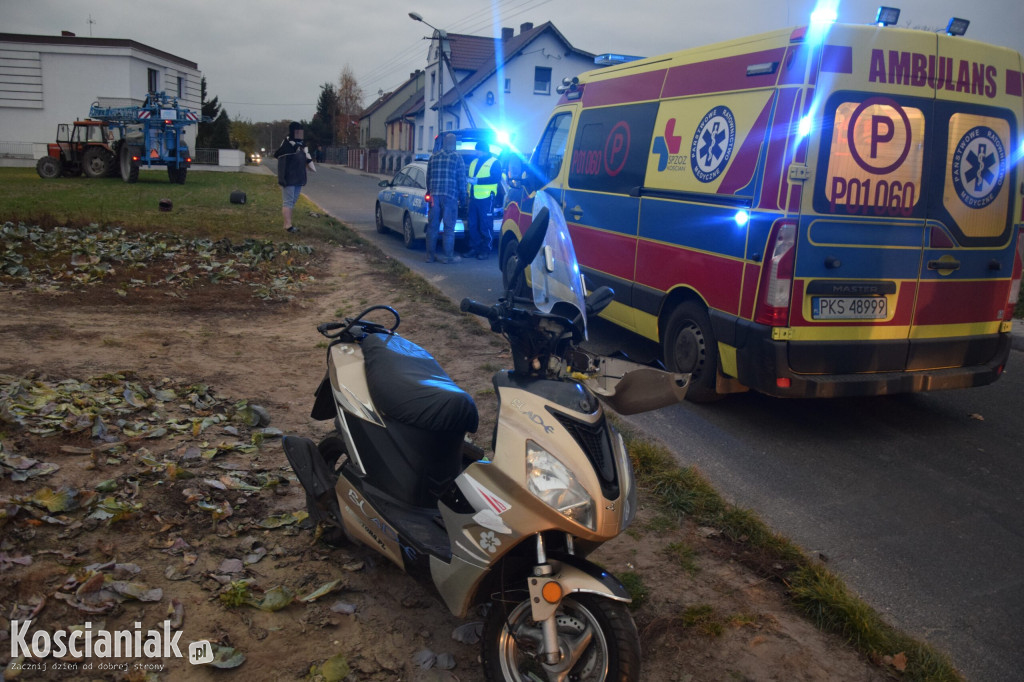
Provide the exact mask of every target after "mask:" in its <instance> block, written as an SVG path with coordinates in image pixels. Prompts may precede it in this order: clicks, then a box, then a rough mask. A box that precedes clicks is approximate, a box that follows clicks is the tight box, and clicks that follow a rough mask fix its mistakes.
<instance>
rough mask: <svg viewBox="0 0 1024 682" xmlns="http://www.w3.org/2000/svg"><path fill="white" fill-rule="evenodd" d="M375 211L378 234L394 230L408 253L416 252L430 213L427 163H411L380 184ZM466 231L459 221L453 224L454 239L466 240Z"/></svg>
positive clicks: (423, 237) (424, 232) (424, 234)
mask: <svg viewBox="0 0 1024 682" xmlns="http://www.w3.org/2000/svg"><path fill="white" fill-rule="evenodd" d="M380 187H381V189H380V191H379V192H378V193H377V206H376V209H375V211H374V213H375V214H376V220H377V232H380V233H381V234H385V233H387V232H388V231H389V230H395V231H397V232H399V233H400V234H401V235H402V241H404V242H405V247H406V248H407V249H412V248H415V247H416V245H417V244H418V243H419V241H420V240H422V239H425V238H426V229H427V213H428V211H429V209H430V202H429V197H428V195H427V162H426V161H413V162H412V163H410V164H409V165H407V166H405V167H403V168H402V169H401V170H400V171H398V172H397V173H395V177H394V178H392V179H391V180H381V182H380ZM465 233H466V227H465V225H464V224H463V221H462V219H461V218H460V219H459V220H457V221H456V222H455V238H456V239H461V238H462V237H463V236H465Z"/></svg>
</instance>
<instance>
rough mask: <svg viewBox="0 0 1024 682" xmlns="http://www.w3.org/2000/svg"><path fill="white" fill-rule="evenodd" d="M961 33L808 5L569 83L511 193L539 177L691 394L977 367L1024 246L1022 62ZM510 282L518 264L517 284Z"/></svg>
mask: <svg viewBox="0 0 1024 682" xmlns="http://www.w3.org/2000/svg"><path fill="white" fill-rule="evenodd" d="M1022 61H1024V60H1022V57H1021V55H1020V54H1018V53H1017V52H1015V51H1013V50H1010V49H1006V48H1002V47H995V46H992V45H986V44H983V43H980V42H976V41H972V40H969V39H966V38H964V37H962V36H954V35H947V34H946V33H944V32H943V33H931V32H927V31H922V30H911V29H900V28H895V27H892V26H880V25H844V24H837V23H816V22H812V23H811V24H810V25H808V26H806V27H798V28H795V29H785V30H779V31H775V32H771V33H766V34H763V35H757V36H754V37H750V38H745V39H741V40H734V41H730V42H725V43H720V44H716V45H711V46H708V47H702V48H696V49H690V50H685V51H681V52H676V53H673V54H667V55H664V56H660V57H654V58H648V59H643V60H639V61H632V62H627V63H624V64H621V65H619V66H613V67H609V68H603V69H598V70H594V71H590V72H588V73H585V74H582V75H581V76H579V77H578V78H575V79H573V80H571V81H567V82H565V83H564V84H563V87H562V88H560V90H561V91H562V96H561V99H560V101H559V103H558V104H557V106H556V108H555V109H554V111H553V112H552V114H551V116H550V119H549V120H548V123H547V125H546V128H545V129H544V132H543V133H542V135H541V138H540V141H539V143H538V145H537V147H536V148H535V150H534V152H533V154H532V157H531V158H530V159H529V162H528V163H525V164H524V168H523V179H522V181H521V185H522V187H523V189H522V191H521V193H520V194H518V195H513V198H512V200H510V201H509V202H508V203H507V206H506V210H505V214H504V220H503V224H502V236H501V243H500V247H499V248H500V250H499V254H500V260H499V264H500V265H501V267H502V270H503V272H504V273H505V275H506V278H507V273H508V272H509V268H510V267H511V265H512V264H513V263H514V254H515V245H516V244H517V242H518V240H519V239H520V237H521V235H522V234H523V232H524V230H525V228H526V226H527V225H529V221H530V216H531V214H532V210H533V209H532V204H533V197H534V196H535V194H534V193H535V192H536V191H537V190H541V189H543V190H544V191H545V192H547V193H548V194H550V195H552V197H553V198H554V199H555V200H556V202H557V203H558V204H559V205H560V206H561V207H562V210H563V212H564V215H565V218H566V221H567V223H568V225H569V229H570V232H571V235H572V240H573V243H574V245H575V249H576V254H577V256H578V258H579V262H580V265H581V267H582V268H583V270H584V274H585V276H586V279H587V282H588V285H589V286H591V287H596V286H600V285H607V286H610V287H611V288H612V289H613V290H614V291H615V302H614V303H613V304H612V305H611V306H609V308H608V309H607V310H606V311H605V313H603V316H604V317H606V318H607V319H609V320H611V321H612V322H614V323H615V324H617V325H620V326H622V327H624V328H625V329H628V330H630V331H632V332H635V333H637V334H639V335H641V336H643V337H646V338H648V339H651V340H652V341H655V342H657V343H658V344H659V347H660V349H661V353H662V356H663V357H662V359H663V361H664V363H665V364H666V366H667V367H668V368H669V369H672V370H675V371H683V372H692V374H693V379H692V383H691V385H690V389H689V392H688V394H687V395H688V397H690V398H691V399H693V400H696V401H702V402H706V401H711V400H715V399H717V398H718V397H720V396H722V395H724V394H726V393H730V392H737V391H743V390H748V389H753V390H756V391H759V392H762V393H765V394H768V395H772V396H778V397H797V398H811V397H835V396H864V395H880V394H890V393H906V392H916V391H930V390H937V389H952V388H962V387H970V386H983V385H986V384H990V383H992V382H993V381H995V380H996V379H997V378H998V377H999V376H1000V374H1001V373H1002V372H1003V368H1004V365H1005V363H1006V360H1007V357H1008V356H1009V351H1010V328H1011V325H1012V320H1013V310H1014V307H1015V305H1016V303H1017V298H1018V294H1019V291H1020V288H1021V268H1022V259H1024V239H1022V236H1021V232H1022V229H1024V215H1022V202H1021V195H1022V188H1021V183H1022V180H1024V172H1022V170H1024V163H1022V155H1024V146H1022V137H1021V126H1022V123H1024V63H1022ZM506 283H507V282H506Z"/></svg>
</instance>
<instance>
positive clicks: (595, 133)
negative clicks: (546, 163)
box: [569, 102, 658, 194]
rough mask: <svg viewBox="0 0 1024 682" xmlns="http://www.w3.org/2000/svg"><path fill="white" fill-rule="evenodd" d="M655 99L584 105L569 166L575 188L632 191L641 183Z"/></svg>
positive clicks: (651, 127)
mask: <svg viewBox="0 0 1024 682" xmlns="http://www.w3.org/2000/svg"><path fill="white" fill-rule="evenodd" d="M657 115H658V103H657V102H648V103H644V104H629V105H626V106H619V107H603V108H599V109H586V110H584V111H583V113H582V114H580V120H579V123H578V124H577V125H576V139H575V140H574V141H573V145H572V160H571V164H572V165H571V166H570V167H569V186H570V187H572V188H574V189H585V190H592V191H595V192H608V193H612V194H633V193H635V192H636V191H637V190H638V189H639V187H640V186H641V185H643V184H644V173H645V172H646V171H647V159H648V157H649V156H650V149H651V132H652V130H653V128H654V120H655V118H656V117H657Z"/></svg>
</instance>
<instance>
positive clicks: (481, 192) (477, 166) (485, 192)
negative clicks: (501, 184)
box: [469, 156, 498, 199]
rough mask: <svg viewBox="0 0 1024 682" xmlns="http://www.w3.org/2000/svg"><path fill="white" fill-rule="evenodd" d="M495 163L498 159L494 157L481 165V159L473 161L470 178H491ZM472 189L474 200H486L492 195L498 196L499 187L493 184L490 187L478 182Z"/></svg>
mask: <svg viewBox="0 0 1024 682" xmlns="http://www.w3.org/2000/svg"><path fill="white" fill-rule="evenodd" d="M495 161H496V159H495V158H494V157H493V156H489V157H487V160H486V161H484V162H483V163H480V159H473V163H471V164H469V177H471V178H489V177H490V175H491V166H492V165H494V162H495ZM470 189H471V190H472V194H473V198H474V199H486V198H487V197H489V196H491V195H492V194H494V195H495V196H497V194H498V185H497V184H493V183H492V184H490V185H484V184H481V183H479V182H478V183H477V184H475V185H471V186H470Z"/></svg>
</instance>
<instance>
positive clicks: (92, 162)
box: [82, 147, 114, 178]
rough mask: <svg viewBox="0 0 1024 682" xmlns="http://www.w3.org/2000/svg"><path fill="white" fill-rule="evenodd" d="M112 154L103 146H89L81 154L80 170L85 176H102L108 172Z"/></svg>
mask: <svg viewBox="0 0 1024 682" xmlns="http://www.w3.org/2000/svg"><path fill="white" fill-rule="evenodd" d="M113 164H114V156H113V154H111V153H110V152H109V151H107V150H106V149H104V148H103V147H90V148H89V149H87V150H86V152H85V154H83V155H82V170H83V171H85V176H86V177H87V178H103V177H106V176H107V175H108V174H109V173H110V167H111V166H112V165H113Z"/></svg>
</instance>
